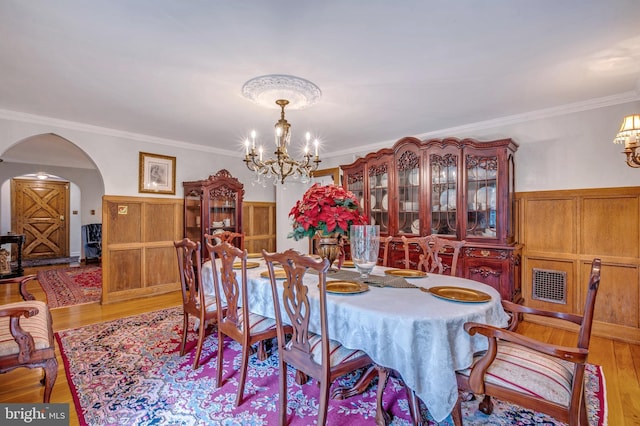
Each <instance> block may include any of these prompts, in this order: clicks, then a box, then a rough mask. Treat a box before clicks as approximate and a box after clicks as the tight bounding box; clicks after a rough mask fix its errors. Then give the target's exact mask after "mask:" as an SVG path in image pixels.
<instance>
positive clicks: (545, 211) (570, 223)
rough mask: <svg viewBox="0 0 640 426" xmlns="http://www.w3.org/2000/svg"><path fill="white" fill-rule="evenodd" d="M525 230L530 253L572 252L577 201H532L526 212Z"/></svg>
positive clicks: (573, 249)
mask: <svg viewBox="0 0 640 426" xmlns="http://www.w3.org/2000/svg"><path fill="white" fill-rule="evenodd" d="M523 220H524V223H526V226H525V227H524V231H525V239H526V241H527V247H529V248H530V250H531V251H537V252H546V253H548V252H551V253H571V252H575V250H576V246H577V242H576V232H577V229H576V225H577V223H576V200H575V199H572V198H556V199H541V200H536V199H532V200H529V201H528V202H527V208H526V209H525V217H524V219H523Z"/></svg>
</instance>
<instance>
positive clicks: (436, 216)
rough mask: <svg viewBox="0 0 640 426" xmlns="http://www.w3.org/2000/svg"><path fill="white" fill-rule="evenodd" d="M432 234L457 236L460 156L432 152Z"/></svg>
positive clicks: (430, 161)
mask: <svg viewBox="0 0 640 426" xmlns="http://www.w3.org/2000/svg"><path fill="white" fill-rule="evenodd" d="M429 167H430V176H431V194H430V198H431V212H430V213H431V234H438V235H447V236H453V237H455V236H456V229H457V227H458V220H457V216H456V211H457V208H458V205H457V201H458V168H457V167H458V156H457V155H455V154H444V155H440V154H431V155H430V156H429Z"/></svg>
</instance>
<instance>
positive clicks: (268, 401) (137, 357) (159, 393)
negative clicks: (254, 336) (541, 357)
mask: <svg viewBox="0 0 640 426" xmlns="http://www.w3.org/2000/svg"><path fill="white" fill-rule="evenodd" d="M192 325H193V324H191V326H192ZM181 329H182V308H181V307H176V308H169V309H164V310H160V311H155V312H150V313H145V314H141V315H136V316H132V317H128V318H122V319H119V320H115V321H109V322H104V323H98V324H93V325H89V326H86V327H82V328H77V329H73V330H65V331H60V332H58V333H56V339H57V340H58V344H59V347H60V348H61V352H62V359H63V361H64V368H65V372H66V375H67V380H68V382H69V387H70V388H71V393H72V395H73V400H74V404H75V408H76V411H77V412H78V418H79V420H80V424H81V425H116V424H117V425H125V424H126V425H159V424H163V425H164V424H180V425H221V424H224V425H254V426H258V425H273V424H277V423H278V421H277V420H278V417H277V407H278V355H277V352H274V353H272V354H271V355H270V356H269V358H268V359H266V360H265V361H259V360H258V359H257V355H255V354H254V355H252V356H251V357H250V358H249V368H248V370H247V383H246V386H245V393H244V400H243V401H242V403H241V405H240V406H238V407H237V408H234V401H235V395H236V389H237V386H238V379H239V372H238V369H239V364H240V351H241V347H240V345H238V344H237V343H235V342H232V341H231V340H226V341H225V351H224V363H223V366H224V367H223V368H224V370H223V374H222V380H223V384H222V386H221V387H219V388H216V386H215V372H216V371H215V366H216V362H217V361H216V357H217V338H216V337H215V336H213V335H208V336H207V339H206V341H205V344H204V346H203V352H202V356H201V359H200V361H201V363H202V364H203V365H202V366H201V367H200V368H198V369H197V370H196V371H193V370H192V368H191V365H192V363H193V355H194V352H195V348H194V346H195V333H193V332H191V333H189V339H188V343H187V349H189V351H188V353H187V354H186V355H185V356H184V357H181V356H180V353H179V345H180V338H181ZM190 329H191V330H192V328H190ZM587 367H588V368H587V374H586V378H585V380H586V382H587V383H586V387H587V399H588V407H589V420H590V425H591V426H604V425H606V402H605V401H606V396H605V386H604V377H603V376H602V371H601V368H600V367H599V366H594V365H588V366H587ZM360 374H361V372H358V373H355V374H352V375H349V376H344V377H343V378H341V379H338V381H337V382H336V383H334V384H333V385H332V389H333V387H335V386H336V385H337V384H340V385H346V386H349V385H351V384H353V383H354V382H355V381H356V380H357V378H358V377H359V375H360ZM376 386H377V379H375V380H374V381H373V382H372V384H371V385H370V386H369V388H368V389H367V390H366V391H365V392H364V393H362V394H361V395H356V396H354V397H351V398H348V399H346V400H344V401H339V400H334V399H332V400H331V401H330V404H329V412H328V420H327V424H329V425H350V426H351V425H375V413H376ZM288 392H289V393H288V410H287V411H288V414H287V418H288V420H289V424H291V425H305V426H306V425H311V424H315V422H316V419H317V409H318V405H319V388H318V386H317V383H316V382H315V380H310V381H309V382H308V383H307V384H305V385H298V384H296V383H295V381H294V373H293V371H292V370H291V371H289V374H288ZM478 402H479V399H476V400H475V401H471V402H465V403H463V416H464V419H463V420H464V424H465V425H514V424H518V425H545V426H554V425H559V424H560V423H558V422H556V421H554V420H553V419H552V418H550V417H548V416H546V415H543V414H539V413H535V412H532V411H529V410H525V409H522V408H519V407H516V406H514V405H511V404H507V403H504V402H501V401H498V400H496V399H494V404H495V409H494V413H493V414H492V415H491V416H487V415H485V414H483V413H481V412H480V411H478V408H477V407H478ZM384 407H385V409H386V410H387V411H390V412H391V414H392V415H393V422H392V425H410V424H411V421H410V419H411V416H410V414H409V407H408V402H407V396H406V393H405V391H404V387H403V386H402V384H401V382H399V381H398V380H397V379H395V378H391V379H389V383H388V384H387V388H386V389H385V395H384ZM423 414H424V415H425V416H428V413H426V412H424V413H423ZM425 424H426V425H435V424H436V423H435V422H434V421H433V420H432V419H431V418H430V417H428V421H427V422H425ZM452 424H453V423H452V422H451V419H450V418H449V419H446V420H445V421H444V422H442V423H441V425H452Z"/></svg>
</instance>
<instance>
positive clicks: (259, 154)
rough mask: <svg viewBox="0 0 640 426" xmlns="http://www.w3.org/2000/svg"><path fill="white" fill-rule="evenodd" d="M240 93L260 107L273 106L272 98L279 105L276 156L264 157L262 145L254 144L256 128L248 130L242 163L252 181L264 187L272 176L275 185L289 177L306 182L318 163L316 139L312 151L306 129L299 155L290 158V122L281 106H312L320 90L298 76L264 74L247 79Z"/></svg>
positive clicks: (276, 128) (276, 127)
mask: <svg viewBox="0 0 640 426" xmlns="http://www.w3.org/2000/svg"><path fill="white" fill-rule="evenodd" d="M242 94H243V95H244V96H245V97H246V98H247V99H249V100H252V101H253V102H255V103H257V104H260V105H263V106H272V105H273V103H272V102H273V100H274V99H275V104H276V105H277V107H279V108H280V120H278V121H277V122H276V124H275V145H276V150H275V152H274V155H275V157H271V158H268V159H265V158H263V156H264V154H265V152H264V149H265V148H264V147H263V146H262V145H260V146H257V147H256V132H255V130H253V131H252V132H251V140H249V138H247V139H245V141H244V146H245V155H244V162H245V164H246V165H247V168H248V169H249V170H251V171H252V172H254V173H255V180H254V183H261V184H262V185H263V186H264V185H265V182H266V181H267V180H269V179H273V184H274V185H277V184H278V183H282V184H284V182H285V179H286V178H287V177H289V176H291V177H292V178H293V179H300V180H301V182H302V183H307V182H308V181H309V180H310V178H311V174H312V173H313V172H314V171H315V170H317V169H318V165H319V164H320V162H321V160H320V157H319V155H318V146H319V143H318V140H317V139H315V140H314V142H313V145H314V147H313V153H312V152H311V147H310V142H311V134H310V133H309V132H307V133H306V135H305V140H306V141H305V145H304V154H303V156H302V158H301V159H299V160H296V159H295V158H293V157H291V156H290V155H289V153H288V151H287V149H288V147H289V144H290V143H291V124H289V122H288V121H287V120H286V119H285V116H284V108H285V107H286V106H287V105H290V104H292V105H291V106H293V107H295V108H299V109H301V108H304V107H307V106H309V105H312V104H313V103H315V102H317V100H318V99H319V98H320V95H321V92H320V89H319V88H318V87H317V86H316V85H315V84H313V83H311V82H310V81H307V80H304V79H301V78H299V77H294V76H289V75H266V76H261V77H256V78H254V79H252V80H249V81H248V82H246V83H245V84H244V86H243V87H242ZM291 106H290V107H291Z"/></svg>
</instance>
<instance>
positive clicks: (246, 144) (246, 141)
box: [244, 138, 249, 155]
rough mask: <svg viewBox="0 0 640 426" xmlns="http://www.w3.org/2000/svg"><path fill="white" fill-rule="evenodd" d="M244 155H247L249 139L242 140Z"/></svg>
mask: <svg viewBox="0 0 640 426" xmlns="http://www.w3.org/2000/svg"><path fill="white" fill-rule="evenodd" d="M244 148H245V155H249V138H247V139H245V140H244Z"/></svg>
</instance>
